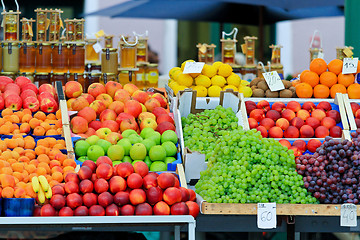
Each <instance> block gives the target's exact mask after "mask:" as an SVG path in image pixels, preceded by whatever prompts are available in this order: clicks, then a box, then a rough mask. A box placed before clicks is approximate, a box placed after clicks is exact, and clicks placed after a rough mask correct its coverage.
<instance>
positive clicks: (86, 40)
mask: <svg viewBox="0 0 360 240" xmlns="http://www.w3.org/2000/svg"><path fill="white" fill-rule="evenodd" d="M97 41H98V40H97V39H85V42H87V43H97Z"/></svg>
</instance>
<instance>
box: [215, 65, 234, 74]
mask: <svg viewBox="0 0 360 240" xmlns="http://www.w3.org/2000/svg"><path fill="white" fill-rule="evenodd" d="M232 71H233V69H232V67H231V66H230V65H229V64H223V65H221V66H220V67H219V71H218V74H219V75H220V76H223V77H228V76H230V75H231V73H232Z"/></svg>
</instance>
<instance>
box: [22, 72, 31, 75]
mask: <svg viewBox="0 0 360 240" xmlns="http://www.w3.org/2000/svg"><path fill="white" fill-rule="evenodd" d="M20 75H34V72H23V73H21V74H20Z"/></svg>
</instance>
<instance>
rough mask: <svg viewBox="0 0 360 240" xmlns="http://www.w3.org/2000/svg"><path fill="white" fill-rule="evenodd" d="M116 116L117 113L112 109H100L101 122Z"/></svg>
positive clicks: (113, 118)
mask: <svg viewBox="0 0 360 240" xmlns="http://www.w3.org/2000/svg"><path fill="white" fill-rule="evenodd" d="M116 117H117V114H116V112H115V111H114V110H111V109H105V110H104V111H102V112H101V113H100V116H99V118H100V121H101V122H103V121H105V120H114V121H115V119H116Z"/></svg>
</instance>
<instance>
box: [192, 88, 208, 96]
mask: <svg viewBox="0 0 360 240" xmlns="http://www.w3.org/2000/svg"><path fill="white" fill-rule="evenodd" d="M193 90H196V91H197V96H198V97H206V96H207V89H206V87H204V86H195V87H194V88H193Z"/></svg>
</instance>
